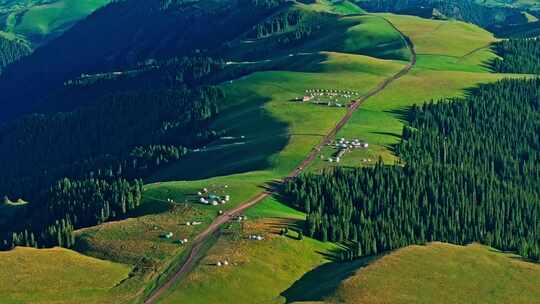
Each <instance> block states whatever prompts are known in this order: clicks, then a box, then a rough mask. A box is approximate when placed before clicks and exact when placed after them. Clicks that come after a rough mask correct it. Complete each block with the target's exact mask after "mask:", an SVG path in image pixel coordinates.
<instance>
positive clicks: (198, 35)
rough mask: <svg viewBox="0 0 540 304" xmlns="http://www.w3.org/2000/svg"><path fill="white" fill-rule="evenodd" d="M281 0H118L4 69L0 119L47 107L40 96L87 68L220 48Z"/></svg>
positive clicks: (99, 68)
mask: <svg viewBox="0 0 540 304" xmlns="http://www.w3.org/2000/svg"><path fill="white" fill-rule="evenodd" d="M283 5H287V4H285V1H251V0H231V1H213V0H209V1H192V2H190V1H176V0H174V1H173V0H168V1H162V0H124V1H114V2H112V3H111V4H109V5H107V6H106V7H104V8H102V9H100V10H98V11H96V12H95V13H93V14H92V15H91V16H89V17H88V18H87V19H85V20H83V21H82V22H80V23H79V24H77V25H76V26H74V27H73V28H72V29H71V30H69V31H68V32H66V33H65V34H64V35H62V36H61V37H59V38H58V39H56V40H54V41H52V42H51V43H49V44H48V45H46V46H44V47H41V48H39V49H38V50H36V51H35V52H34V54H32V56H29V57H27V58H25V60H22V61H20V62H18V63H17V64H15V65H13V66H12V67H11V68H9V69H7V70H6V71H5V73H4V75H3V76H2V77H1V78H0V90H2V92H4V93H3V94H2V97H1V98H2V100H1V104H2V107H3V111H2V113H0V119H6V118H8V117H13V116H14V115H17V114H21V113H27V112H31V111H35V110H36V109H40V110H43V109H46V106H45V105H42V104H41V103H43V102H45V101H46V100H47V98H48V97H49V96H50V95H51V94H53V93H57V91H59V90H62V89H63V85H64V82H65V81H67V80H70V79H75V78H77V77H79V76H80V75H81V74H95V73H103V72H109V71H110V72H112V71H115V70H124V69H125V67H129V66H133V65H135V64H136V63H138V62H144V61H145V60H147V59H149V58H169V57H181V56H184V55H198V54H200V53H203V52H206V51H207V50H214V49H216V48H218V47H219V46H221V45H222V44H224V43H225V42H227V41H229V40H231V39H233V38H235V37H237V36H239V35H241V34H243V33H245V32H246V31H249V30H251V29H252V27H253V26H254V25H255V24H257V23H258V22H260V21H261V20H263V19H264V18H265V17H267V16H270V15H271V14H273V13H274V12H275V11H277V10H278V9H279V8H280V7H282V6H283ZM112 29H114V30H112Z"/></svg>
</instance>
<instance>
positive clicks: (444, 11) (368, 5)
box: [357, 0, 529, 29]
mask: <svg viewBox="0 0 540 304" xmlns="http://www.w3.org/2000/svg"><path fill="white" fill-rule="evenodd" d="M480 2H481V1H474V0H358V1H357V3H358V4H359V5H360V6H361V7H362V8H364V9H366V10H368V11H376V12H393V13H398V14H408V15H417V16H420V17H424V18H431V17H436V18H437V17H441V16H444V17H448V18H453V19H458V20H462V21H466V22H470V23H474V24H476V25H479V26H481V27H484V28H487V29H498V28H500V27H503V26H508V25H514V24H525V23H528V22H529V20H528V17H527V16H526V15H525V14H524V13H523V9H521V8H517V7H511V6H503V5H489V4H490V2H489V1H487V3H486V1H484V3H480ZM491 4H494V3H491Z"/></svg>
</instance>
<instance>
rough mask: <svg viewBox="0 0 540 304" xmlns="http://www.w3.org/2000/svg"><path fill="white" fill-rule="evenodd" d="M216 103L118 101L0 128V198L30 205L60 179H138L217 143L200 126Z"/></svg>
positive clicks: (150, 98)
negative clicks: (22, 200) (188, 150)
mask: <svg viewBox="0 0 540 304" xmlns="http://www.w3.org/2000/svg"><path fill="white" fill-rule="evenodd" d="M222 97H223V93H222V91H221V90H220V89H217V88H213V87H203V88H200V89H192V90H190V89H175V90H159V91H145V92H142V93H137V92H133V93H121V94H116V95H112V96H109V97H106V98H104V99H102V100H101V101H99V102H96V103H94V104H92V105H90V106H87V107H83V108H80V109H78V110H76V111H73V112H67V113H57V114H35V115H31V116H28V117H25V118H24V119H21V120H17V121H14V122H12V123H9V124H7V125H5V126H3V127H2V128H0V167H2V176H0V193H2V194H5V195H8V196H9V197H24V198H25V199H29V200H32V199H33V197H32V193H36V192H37V191H39V190H40V189H43V187H44V186H48V185H50V184H51V183H52V182H54V181H55V180H57V179H60V178H62V177H64V176H77V177H81V176H84V177H86V176H92V177H95V176H113V175H114V176H116V175H118V176H123V177H128V178H134V177H141V176H144V175H145V174H143V173H147V172H148V171H151V170H152V169H154V168H156V167H158V166H162V165H164V164H166V163H167V162H168V161H173V160H175V159H178V158H179V157H181V156H182V155H183V154H185V152H186V148H194V147H198V146H201V145H204V144H206V143H208V142H209V141H211V140H213V139H214V138H215V137H217V136H219V134H218V132H215V131H212V130H208V129H207V122H208V121H209V119H211V118H212V117H214V116H215V115H216V114H217V113H218V101H219V99H221V98H222ZM36 149H37V150H38V151H39V153H36Z"/></svg>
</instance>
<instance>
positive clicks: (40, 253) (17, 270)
mask: <svg viewBox="0 0 540 304" xmlns="http://www.w3.org/2000/svg"><path fill="white" fill-rule="evenodd" d="M14 266H16V267H14ZM130 271H131V267H130V266H128V265H124V264H118V263H113V262H109V261H103V260H99V259H95V258H91V257H86V256H83V255H81V254H79V253H76V252H74V251H71V250H67V249H63V248H51V249H39V250H38V249H34V248H25V247H17V248H15V249H13V250H11V251H8V252H0V281H1V282H3V283H2V284H1V285H0V302H1V303H5V304H19V303H44V304H45V303H56V304H61V303H77V302H78V303H80V301H81V299H84V303H96V304H97V303H117V301H121V300H122V299H125V297H129V295H127V294H123V293H122V292H121V291H119V290H116V288H115V286H116V285H117V284H119V283H120V282H122V280H125V279H127V278H128V275H129V273H130Z"/></svg>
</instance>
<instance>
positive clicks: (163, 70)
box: [48, 56, 225, 110]
mask: <svg viewBox="0 0 540 304" xmlns="http://www.w3.org/2000/svg"><path fill="white" fill-rule="evenodd" d="M224 67H225V62H224V61H223V60H221V59H216V58H212V57H207V56H196V57H172V58H167V59H147V60H145V61H143V62H139V63H137V64H136V65H134V66H131V67H125V68H123V69H122V70H121V71H114V72H101V73H96V74H82V75H81V76H80V77H77V78H75V79H73V80H68V81H66V82H65V83H64V89H63V90H62V91H61V92H60V93H58V94H55V95H54V98H52V100H51V101H50V102H48V108H49V110H64V109H70V108H72V107H73V100H77V104H78V105H83V104H88V103H90V102H93V101H95V100H96V99H99V98H100V97H103V96H106V95H110V94H111V93H116V92H125V91H134V90H137V91H141V90H154V91H155V90H157V89H183V88H186V87H188V88H192V87H197V86H201V85H205V84H207V83H211V82H212V81H213V75H215V74H217V73H220V72H221V71H222V70H223V69H224Z"/></svg>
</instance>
